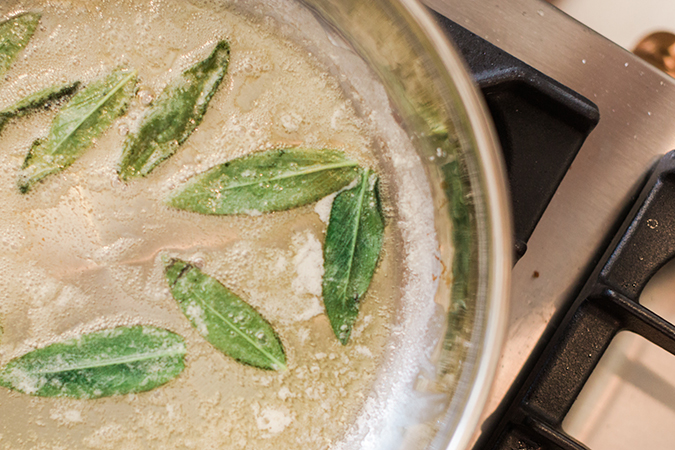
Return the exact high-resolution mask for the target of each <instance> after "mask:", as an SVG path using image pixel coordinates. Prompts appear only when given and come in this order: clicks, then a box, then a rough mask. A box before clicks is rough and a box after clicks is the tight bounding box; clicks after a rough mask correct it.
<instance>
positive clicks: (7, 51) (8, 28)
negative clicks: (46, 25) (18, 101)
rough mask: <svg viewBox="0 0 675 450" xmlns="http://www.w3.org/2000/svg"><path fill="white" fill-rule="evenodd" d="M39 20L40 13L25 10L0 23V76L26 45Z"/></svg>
mask: <svg viewBox="0 0 675 450" xmlns="http://www.w3.org/2000/svg"><path fill="white" fill-rule="evenodd" d="M39 22H40V14H37V13H30V12H27V13H23V14H19V15H16V16H14V17H12V18H10V19H7V20H5V21H4V22H2V23H0V77H4V76H5V73H6V72H7V70H8V69H9V67H10V66H11V65H12V62H13V61H14V59H15V58H16V56H17V55H18V54H19V53H20V52H21V50H23V49H24V48H25V47H26V45H27V44H28V41H30V39H31V38H32V37H33V34H34V33H35V30H36V29H37V26H38V23H39Z"/></svg>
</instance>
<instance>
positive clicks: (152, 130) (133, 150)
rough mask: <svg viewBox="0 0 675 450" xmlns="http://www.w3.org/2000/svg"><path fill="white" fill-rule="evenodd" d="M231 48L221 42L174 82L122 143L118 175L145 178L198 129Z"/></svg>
mask: <svg viewBox="0 0 675 450" xmlns="http://www.w3.org/2000/svg"><path fill="white" fill-rule="evenodd" d="M229 61H230V45H229V44H228V43H227V42H225V41H220V42H218V44H217V45H216V47H215V48H214V50H213V52H212V53H211V55H209V56H208V57H207V58H206V59H205V60H203V61H201V62H199V63H197V64H195V65H194V66H192V67H191V68H189V69H187V70H186V71H184V72H183V73H182V74H181V75H180V76H179V77H178V78H177V79H175V80H173V81H172V82H171V83H169V85H168V86H167V87H166V88H165V89H164V90H163V91H162V93H161V94H160V95H159V97H158V98H157V100H156V101H155V102H154V103H153V105H152V106H151V107H150V109H149V111H148V112H147V113H146V114H145V116H144V117H143V119H142V121H141V125H140V128H139V130H138V132H136V133H134V134H132V135H130V136H129V137H128V138H127V140H126V142H125V143H124V151H123V154H122V162H121V164H120V168H119V175H120V177H121V178H122V179H123V180H128V179H129V178H133V177H144V176H146V175H148V174H149V173H150V172H152V170H153V169H154V168H155V167H156V166H157V165H158V164H159V163H161V162H162V161H164V160H165V159H167V158H169V157H170V156H172V155H173V154H174V153H176V151H177V150H178V147H179V146H180V145H181V144H183V142H185V141H186V140H187V138H188V137H190V135H191V134H192V132H193V131H194V130H195V129H196V128H197V126H199V124H200V123H201V121H202V118H203V117H204V114H205V113H206V109H207V107H208V105H209V102H210V101H211V98H212V97H213V95H214V94H215V93H216V90H217V89H218V86H220V83H221V81H222V80H223V78H224V77H225V74H226V73H227V66H228V64H229Z"/></svg>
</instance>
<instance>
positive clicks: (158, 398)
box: [0, 0, 403, 449]
mask: <svg viewBox="0 0 675 450" xmlns="http://www.w3.org/2000/svg"><path fill="white" fill-rule="evenodd" d="M196 5H197V4H196V3H194V4H193V3H189V2H187V1H186V2H182V1H178V0H166V1H152V2H143V1H140V0H127V1H122V2H103V1H101V2H98V1H97V2H91V1H84V0H72V1H68V0H52V1H50V2H48V3H43V2H39V1H30V0H25V1H5V2H3V3H2V5H0V13H1V14H2V16H3V17H7V16H9V15H11V13H13V12H17V11H22V10H29V11H40V12H42V14H43V17H42V20H41V24H40V28H39V29H38V31H37V32H36V34H35V36H34V37H33V39H32V41H31V42H30V44H29V46H28V48H27V49H26V50H25V51H24V52H22V53H21V55H20V56H19V58H18V60H17V61H16V63H15V64H14V65H13V67H12V69H11V71H10V73H9V74H8V77H7V79H6V80H5V82H4V83H3V84H2V85H0V104H1V105H2V106H4V105H8V104H11V103H12V102H14V101H16V100H17V99H19V98H20V97H21V96H23V95H26V94H28V93H30V92H33V91H35V90H37V89H39V88H41V87H44V86H48V85H50V84H53V83H57V82H65V81H72V80H75V79H77V80H81V81H83V82H84V83H87V82H88V81H91V80H93V79H95V78H98V77H100V76H102V75H104V74H106V73H108V72H109V71H111V70H112V69H114V68H115V67H117V66H119V65H127V66H129V67H133V68H136V69H137V70H138V72H139V77H140V83H139V92H138V95H137V96H136V97H135V98H134V100H133V102H132V106H131V108H130V110H129V113H128V114H127V115H126V116H125V117H123V118H121V119H120V120H118V121H116V122H115V124H114V125H113V127H112V128H111V129H109V130H108V131H107V132H106V133H105V135H103V136H102V137H101V138H100V139H98V140H97V142H96V143H95V145H94V146H93V147H92V148H91V149H90V150H88V151H87V153H86V154H85V155H84V156H83V157H82V158H80V160H78V161H77V162H76V163H75V164H73V166H71V167H70V168H69V169H67V170H66V171H64V172H63V173H61V174H58V175H54V176H51V177H49V178H48V179H46V180H45V181H44V182H43V183H40V184H39V185H37V186H36V187H35V188H34V189H33V191H32V193H31V194H29V195H27V196H22V195H21V194H19V192H18V190H17V188H16V177H17V171H18V170H19V168H20V166H21V163H22V161H23V158H24V157H25V154H26V151H27V149H28V148H29V146H30V144H31V142H32V141H33V140H34V139H36V138H38V137H40V136H43V135H45V134H46V133H47V130H48V128H49V124H50V122H51V119H52V118H53V116H54V114H55V112H54V111H46V112H43V113H38V114H34V115H32V116H30V117H27V118H22V119H19V120H16V121H13V122H11V123H10V124H9V125H8V126H7V127H6V129H5V131H4V132H3V134H2V136H0V142H2V147H3V151H2V152H0V269H1V271H2V274H3V276H2V277H0V320H2V324H3V328H4V333H3V334H2V342H1V343H0V364H2V365H4V364H5V363H7V362H8V361H9V360H10V359H11V358H13V357H16V356H18V355H21V354H23V353H25V352H27V351H29V350H30V349H31V348H33V347H35V346H44V345H47V344H49V343H50V342H53V341H56V340H62V339H63V338H64V337H66V336H70V335H74V334H78V333H82V332H85V331H91V330H97V329H103V328H109V327H113V326H117V325H123V324H136V323H146V324H153V325H156V326H160V327H164V328H167V329H169V330H171V331H174V332H176V333H179V334H181V335H182V336H184V337H185V338H186V340H187V343H188V356H187V367H186V370H185V371H184V372H183V373H182V374H181V375H180V376H179V377H178V378H177V379H175V380H173V381H171V382H169V383H168V384H166V385H164V386H162V387H160V388H157V389H155V390H153V391H150V392H146V393H141V394H136V395H128V396H123V397H112V398H106V399H98V400H69V399H52V398H34V397H29V396H27V395H24V394H20V393H16V392H10V391H9V390H7V389H0V448H2V449H28V448H40V449H66V448H67V449H120V448H124V449H149V448H153V449H154V448H157V449H159V448H162V449H167V448H169V449H174V448H175V449H179V448H180V449H183V448H185V449H191V448H215V447H217V448H227V449H244V448H247V449H249V448H258V449H279V448H300V447H302V446H307V447H308V448H313V449H320V448H328V447H330V446H331V445H332V444H334V443H336V442H337V441H339V440H340V439H341V437H342V435H343V434H344V433H345V430H346V429H347V427H348V426H349V425H350V424H351V423H352V422H354V420H355V417H356V416H357V414H358V412H359V410H360V408H361V407H362V405H363V403H364V400H365V398H366V397H367V393H368V391H369V389H370V387H371V385H372V384H373V382H374V380H375V377H376V374H377V368H378V365H379V364H380V362H381V360H382V358H383V353H384V351H385V347H386V343H387V340H388V338H389V334H390V328H391V323H392V317H393V314H394V309H395V306H396V302H397V301H398V299H399V296H400V294H399V290H398V285H397V281H396V280H402V279H403V275H402V273H403V272H402V268H401V267H400V266H399V264H398V263H397V258H396V254H397V252H398V251H399V250H398V249H399V247H400V245H401V244H400V242H399V241H398V240H399V239H400V238H399V237H397V236H398V232H397V231H396V220H394V219H395V218H393V217H390V218H389V220H388V224H387V229H386V238H385V246H384V249H383V253H382V258H381V263H380V265H379V267H378V270H377V273H376V275H375V278H374V280H373V284H372V285H371V287H370V290H369V292H368V294H367V296H366V298H365V299H364V302H363V304H362V307H361V313H360V316H359V319H358V321H357V323H356V326H355V329H354V332H353V333H352V338H351V340H350V343H349V345H348V346H342V345H340V344H339V342H338V341H337V340H336V339H335V337H334V336H333V333H332V331H331V328H330V325H329V323H328V320H327V318H326V316H325V314H324V313H323V306H322V303H321V298H320V277H321V270H320V269H319V267H318V266H319V265H320V264H321V262H322V254H321V244H322V242H323V239H324V234H325V229H326V224H325V223H324V222H323V221H322V220H321V217H320V216H319V214H317V212H316V211H315V208H314V205H309V206H307V207H303V208H298V209H296V210H293V211H287V212H282V213H274V214H268V215H263V216H257V217H243V216H242V217H213V216H201V215H197V214H192V213H187V212H181V211H175V210H171V209H169V208H167V207H165V206H163V204H162V199H163V198H164V197H165V196H166V194H167V193H168V192H169V190H170V189H172V188H174V187H176V186H178V185H180V184H181V183H183V182H184V181H185V180H186V179H187V178H189V177H190V176H191V175H193V174H195V173H199V172H202V171H204V170H206V169H207V168H209V167H211V166H213V165H215V164H218V163H220V162H223V161H225V160H229V159H232V158H235V157H238V156H241V155H244V154H248V153H251V152H253V151H257V150H261V149H265V148H268V147H276V146H284V145H300V144H301V145H304V146H308V147H331V148H339V149H342V150H344V151H345V152H346V153H348V154H349V155H350V156H351V157H353V158H355V159H357V160H358V161H360V162H361V163H362V164H364V165H368V166H371V167H377V166H378V162H377V159H376V158H375V156H374V155H373V154H372V152H371V151H370V150H369V148H370V137H369V132H368V130H367V127H366V125H365V124H364V122H363V120H362V119H361V118H359V117H358V116H357V114H356V113H355V112H354V110H353V109H352V108H351V106H350V104H349V102H348V101H346V100H345V98H344V95H343V93H342V92H341V91H340V89H339V88H338V85H337V83H336V82H335V81H334V80H333V79H332V78H331V77H329V76H328V75H327V74H326V73H325V72H324V71H322V70H321V68H320V67H318V65H317V64H316V63H315V62H314V61H313V59H312V58H311V56H310V55H308V54H307V53H306V52H304V51H303V50H301V49H299V48H297V47H295V46H293V45H291V44H290V43H288V42H284V41H282V40H280V39H279V38H277V37H275V36H274V35H273V34H271V33H270V32H269V29H268V28H264V27H262V26H260V25H255V24H252V23H251V22H249V21H247V20H246V19H245V18H243V17H241V16H239V15H237V14H234V13H232V12H231V11H230V10H229V9H228V7H227V5H226V4H223V5H220V6H218V5H216V6H213V5H211V6H208V5H207V4H206V3H204V4H200V5H199V6H196ZM223 38H224V39H227V40H229V41H230V43H231V46H232V59H231V65H230V70H229V74H228V76H227V78H226V80H225V81H224V83H223V85H222V86H221V88H220V90H219V91H218V93H217V94H216V95H215V97H214V98H213V100H212V102H211V104H210V108H209V111H208V113H207V114H206V116H205V118H204V121H203V122H202V124H201V125H200V127H199V128H198V130H197V131H196V132H195V133H194V134H193V135H192V136H191V137H190V139H189V140H188V141H187V142H186V143H185V145H183V146H182V147H181V149H180V150H179V152H178V153H177V154H176V155H175V156H174V157H172V158H171V159H169V160H168V161H166V162H165V163H163V164H162V165H160V166H159V167H158V168H157V169H156V170H155V171H154V172H153V173H152V174H151V175H150V176H148V177H147V178H145V179H141V180H135V181H132V182H130V183H128V184H123V183H121V182H120V181H119V180H118V178H117V176H116V164H117V162H118V160H119V159H120V155H121V148H122V143H123V141H124V139H125V136H126V134H127V133H128V132H129V130H133V129H134V127H136V126H137V124H138V119H139V118H140V116H141V114H142V111H143V107H144V106H145V105H147V104H148V103H149V102H151V101H152V99H153V98H155V97H156V96H157V95H158V94H159V92H161V90H162V88H163V87H164V85H165V84H166V83H167V82H168V80H170V79H171V78H172V76H174V75H175V74H177V73H179V72H180V71H182V70H183V69H185V68H187V67H189V66H190V65H191V64H193V63H195V62H196V61H199V60H200V59H201V58H203V57H204V56H206V55H208V53H209V51H210V49H211V47H212V45H213V44H214V43H215V42H216V41H217V40H219V39H223ZM383 182H384V184H385V186H386V183H387V176H386V174H383ZM385 202H386V199H385ZM324 209H325V208H324ZM317 210H318V208H317ZM392 214H393V213H392ZM162 254H170V255H177V256H180V257H181V258H184V259H187V260H190V261H193V262H195V263H197V264H199V266H200V267H202V269H203V270H204V271H205V272H207V273H208V274H210V275H212V276H214V277H216V278H217V279H219V280H221V281H222V282H223V283H225V284H226V285H227V286H228V287H230V288H231V289H232V290H234V291H235V292H237V293H238V294H240V295H241V296H242V297H243V298H244V299H245V300H246V301H247V302H249V303H250V304H251V305H253V306H254V307H255V308H256V309H257V310H258V311H259V312H260V313H261V314H262V315H263V316H264V317H266V318H267V319H268V320H269V321H270V322H271V323H272V325H273V326H274V328H275V330H276V331H277V332H278V334H279V335H280V337H281V339H282V341H283V343H284V346H285V349H286V352H287V356H288V370H287V371H285V372H283V373H276V372H266V371H261V370H258V369H255V368H251V367H247V366H244V365H241V364H239V363H237V362H235V361H234V360H232V359H231V358H228V357H226V356H224V355H222V354H221V353H219V352H218V351H217V350H215V349H214V348H213V347H211V345H210V344H208V343H207V342H206V341H205V340H204V339H202V338H201V337H200V336H199V335H198V334H197V332H196V330H194V329H193V328H192V327H191V326H190V324H189V322H188V321H187V320H186V318H185V317H184V316H183V315H182V313H181V312H180V310H179V308H178V307H177V305H176V304H175V301H174V300H173V299H172V298H171V296H170V294H169V292H168V288H167V286H166V284H165V283H166V282H165V280H164V276H163V272H162V264H161V261H160V256H161V255H162Z"/></svg>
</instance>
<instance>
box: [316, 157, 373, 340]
mask: <svg viewBox="0 0 675 450" xmlns="http://www.w3.org/2000/svg"><path fill="white" fill-rule="evenodd" d="M383 233H384V219H383V217H382V210H381V206H380V199H379V192H378V177H377V174H375V173H373V172H372V171H370V170H365V171H364V172H363V174H362V175H361V179H360V180H359V183H358V185H356V186H355V187H353V188H352V189H349V190H346V191H343V192H341V193H340V194H338V195H337V197H335V200H334V201H333V206H332V208H331V212H330V219H329V221H328V229H327V230H326V242H325V244H324V251H323V257H324V276H323V283H322V293H323V301H324V305H325V306H326V313H327V314H328V319H329V320H330V324H331V327H332V328H333V332H334V333H335V336H336V337H337V338H338V340H339V341H340V342H341V343H342V344H343V345H346V344H347V341H348V340H349V336H350V334H351V331H352V326H353V324H354V321H355V320H356V317H357V316H358V313H359V302H360V301H361V298H362V297H363V295H364V294H365V293H366V291H367V290H368V286H369V285H370V281H371V280H372V278H373V274H374V272H375V268H376V266H377V260H378V258H379V255H380V250H381V249H382V239H383Z"/></svg>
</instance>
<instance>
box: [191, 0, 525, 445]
mask: <svg viewBox="0 0 675 450" xmlns="http://www.w3.org/2000/svg"><path fill="white" fill-rule="evenodd" d="M186 1H189V0H186ZM230 7H231V8H232V9H235V10H240V11H241V13H242V14H244V15H247V16H249V17H250V18H251V20H252V21H266V20H269V19H271V20H272V22H273V23H276V24H278V26H277V27H276V30H277V32H278V33H279V34H281V35H282V37H283V38H285V39H288V40H290V41H292V42H294V43H295V44H296V45H298V46H300V47H302V48H304V49H306V50H307V51H308V52H310V53H311V54H312V56H313V57H314V58H316V60H318V61H319V62H320V63H321V64H322V65H323V66H324V67H325V68H327V70H328V71H329V72H330V73H331V74H332V75H333V77H334V78H335V79H336V80H339V82H340V87H341V88H342V91H343V92H344V94H345V96H346V97H347V98H348V99H349V100H350V101H351V104H352V106H353V107H354V109H355V110H356V111H357V112H358V114H359V115H360V116H361V117H363V118H364V120H367V121H369V122H370V123H371V124H372V125H373V127H374V128H376V129H378V130H381V132H380V134H379V135H378V136H377V139H375V142H374V146H375V147H376V150H377V147H381V148H388V149H390V151H389V153H388V154H389V155H390V156H389V157H387V158H385V160H382V161H381V164H382V165H383V166H386V167H388V168H389V169H390V171H391V173H393V174H394V179H400V180H401V183H400V185H399V186H396V185H394V186H393V187H392V189H391V194H392V195H393V196H394V197H396V199H397V202H398V203H399V204H401V205H404V206H402V207H401V215H402V216H405V217H406V220H407V222H408V223H414V222H415V221H418V222H419V223H418V224H417V225H418V227H417V229H418V232H419V230H424V233H426V237H427V238H429V237H432V238H433V242H434V243H435V245H434V246H433V248H429V247H428V246H423V245H422V244H421V242H422V240H418V239H417V237H419V236H417V235H416V234H415V232H413V231H410V230H408V231H410V232H409V233H408V235H406V233H407V231H406V230H405V229H404V230H403V235H404V236H403V238H404V240H405V249H404V253H406V258H407V260H406V261H408V263H407V264H408V267H407V269H406V270H407V272H406V274H405V279H401V280H392V282H393V283H396V284H401V285H405V287H406V292H407V296H403V297H402V302H401V304H400V305H398V306H399V307H398V308H397V309H398V312H397V314H396V318H395V323H394V327H393V331H392V333H391V337H390V339H389V342H388V343H387V348H386V350H385V352H384V360H383V363H382V364H381V367H380V368H379V369H378V374H377V377H376V381H375V382H374V384H373V386H372V387H371V388H370V390H369V391H368V392H366V393H365V398H364V402H363V407H362V408H361V410H360V411H359V413H358V414H357V417H356V419H355V421H354V422H353V423H352V424H350V425H348V426H347V429H346V430H345V432H344V439H342V440H341V441H340V442H339V443H335V444H334V445H333V446H332V448H336V449H337V448H345V449H346V448H362V449H376V448H383V449H392V448H400V449H408V448H451V449H463V448H466V446H467V443H468V441H469V439H470V437H471V435H472V434H473V432H474V429H475V428H476V426H477V422H478V418H479V416H480V413H481V411H482V407H483V405H484V403H485V400H486V396H487V393H488V390H489V388H490V383H491V379H492V376H493V373H494V371H495V369H496V361H497V358H498V356H499V349H500V344H501V338H502V335H503V332H504V326H505V319H506V317H505V314H506V311H507V295H508V292H509V273H510V268H511V248H512V245H511V221H510V214H509V208H508V194H507V189H506V184H505V178H504V172H503V168H502V162H501V160H500V156H499V154H498V151H497V140H496V138H495V136H494V133H493V130H492V126H491V124H490V121H489V119H488V117H489V116H488V114H487V112H486V107H485V105H484V104H483V102H482V100H481V97H480V96H479V94H478V92H477V90H476V88H475V87H474V86H473V84H472V82H471V79H470V76H469V75H468V72H467V70H466V68H465V66H464V64H463V63H462V61H461V60H460V58H459V56H458V54H457V52H456V51H455V50H453V48H452V47H451V45H450V44H449V43H448V41H447V40H446V39H445V37H444V36H443V33H442V32H441V31H440V30H439V29H438V28H437V26H436V24H435V23H434V22H433V21H432V19H431V18H430V17H429V16H428V15H427V13H426V12H425V11H424V10H423V8H422V7H421V6H420V5H419V4H418V3H416V2H415V1H414V0H370V1H365V2H364V1H362V0H334V1H329V0H300V1H299V2H291V1H289V0H267V1H260V2H257V1H253V0H251V1H249V0H240V1H233V2H232V4H231V5H230ZM391 149H398V150H391ZM397 151H400V152H401V154H400V155H398V154H397ZM410 158H413V159H414V160H415V164H410V161H411V159H410ZM408 178H415V179H416V180H417V182H414V183H408V182H404V180H407V179H408ZM420 180H422V181H421V182H420ZM394 184H395V183H394ZM420 186H421V187H420ZM415 187H417V188H415ZM427 240H428V239H427ZM425 242H426V241H425ZM418 291H419V297H420V298H423V297H424V296H426V295H427V293H429V292H431V295H430V297H429V299H428V300H429V302H428V304H425V305H420V304H419V302H407V300H409V299H411V298H412V297H414V296H415V295H416V293H418Z"/></svg>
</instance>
